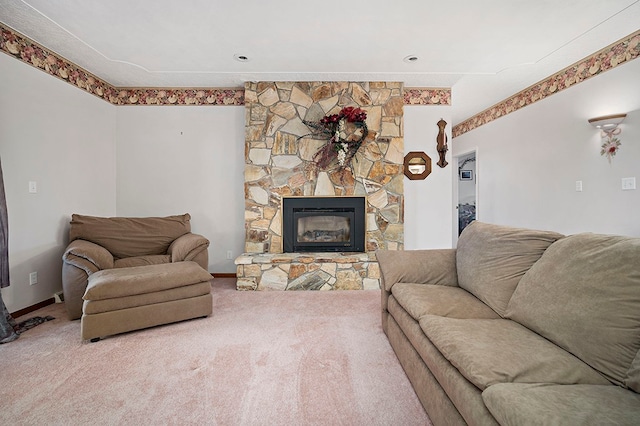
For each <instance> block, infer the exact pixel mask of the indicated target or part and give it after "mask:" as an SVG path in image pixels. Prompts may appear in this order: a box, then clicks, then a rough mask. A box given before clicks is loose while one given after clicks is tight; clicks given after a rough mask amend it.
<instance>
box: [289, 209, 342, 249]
mask: <svg viewBox="0 0 640 426" xmlns="http://www.w3.org/2000/svg"><path fill="white" fill-rule="evenodd" d="M350 219H351V218H349V217H344V216H333V215H327V216H324V215H322V216H315V215H314V216H302V217H298V218H297V220H298V233H297V238H296V241H297V242H298V243H320V242H329V243H344V242H348V241H349V235H350V234H351V231H350V230H351V220H350Z"/></svg>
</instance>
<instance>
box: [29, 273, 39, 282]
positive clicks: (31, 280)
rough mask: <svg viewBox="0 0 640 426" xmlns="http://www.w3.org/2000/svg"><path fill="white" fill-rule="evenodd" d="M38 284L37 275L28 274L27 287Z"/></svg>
mask: <svg viewBox="0 0 640 426" xmlns="http://www.w3.org/2000/svg"><path fill="white" fill-rule="evenodd" d="M34 284H38V273H37V272H32V273H30V274H29V285H34Z"/></svg>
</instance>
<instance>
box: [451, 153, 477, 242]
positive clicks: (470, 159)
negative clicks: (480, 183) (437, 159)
mask: <svg viewBox="0 0 640 426" xmlns="http://www.w3.org/2000/svg"><path fill="white" fill-rule="evenodd" d="M457 160H458V185H457V187H458V191H457V193H458V200H457V205H456V211H457V216H458V217H457V219H458V220H457V227H458V232H457V235H460V233H461V232H462V231H463V230H464V228H465V227H466V226H467V225H469V223H471V222H472V221H474V220H476V218H477V215H476V210H477V205H478V188H477V180H478V164H477V156H476V151H475V150H474V151H472V152H468V153H465V154H462V155H460V156H458V157H457Z"/></svg>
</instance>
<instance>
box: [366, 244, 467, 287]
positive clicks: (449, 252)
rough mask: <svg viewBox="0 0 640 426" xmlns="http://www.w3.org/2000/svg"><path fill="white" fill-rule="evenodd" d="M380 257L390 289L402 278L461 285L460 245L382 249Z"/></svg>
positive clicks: (426, 282)
mask: <svg viewBox="0 0 640 426" xmlns="http://www.w3.org/2000/svg"><path fill="white" fill-rule="evenodd" d="M376 257H377V259H378V264H379V265H380V273H381V278H382V285H383V288H384V289H385V290H386V291H390V290H391V287H393V285H394V284H395V283H399V282H404V283H416V284H439V285H448V286H454V287H457V286H458V273H457V270H456V249H435V250H404V251H402V250H378V251H377V252H376Z"/></svg>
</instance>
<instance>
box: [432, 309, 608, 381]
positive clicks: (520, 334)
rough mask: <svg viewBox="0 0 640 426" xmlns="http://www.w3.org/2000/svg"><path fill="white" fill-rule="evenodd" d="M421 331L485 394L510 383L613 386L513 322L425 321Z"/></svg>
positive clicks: (571, 356) (583, 364) (487, 320)
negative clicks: (488, 390) (485, 390)
mask: <svg viewBox="0 0 640 426" xmlns="http://www.w3.org/2000/svg"><path fill="white" fill-rule="evenodd" d="M420 328H421V329H422V331H423V332H424V333H425V334H426V336H427V337H428V338H429V340H430V341H431V342H432V343H433V344H434V346H436V348H438V350H439V351H440V352H441V353H442V355H443V356H444V357H445V358H447V360H448V361H449V362H450V363H451V364H453V365H454V366H455V367H456V368H457V369H458V370H459V371H460V373H461V374H462V375H463V376H465V377H466V378H467V380H469V381H470V382H471V383H473V384H474V385H476V386H477V387H478V388H480V389H481V390H483V389H485V388H486V387H488V386H491V385H494V384H496V383H506V382H518V383H557V384H582V383H584V384H603V385H607V384H609V382H608V381H607V379H606V378H604V377H603V376H602V375H601V374H600V373H598V372H597V371H596V370H594V369H592V368H591V367H589V366H588V365H587V364H585V363H584V362H582V361H580V360H579V359H578V358H576V357H575V356H573V355H571V354H570V353H568V352H567V351H565V350H563V349H561V348H559V347H558V346H556V345H554V344H553V343H551V342H549V341H548V340H546V339H545V338H543V337H541V336H539V335H537V334H536V333H534V332H532V331H531V330H528V329H527V328H525V327H524V326H522V325H520V324H518V323H516V322H514V321H510V320H506V319H458V318H446V317H440V316H435V315H425V316H423V317H422V318H421V319H420Z"/></svg>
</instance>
